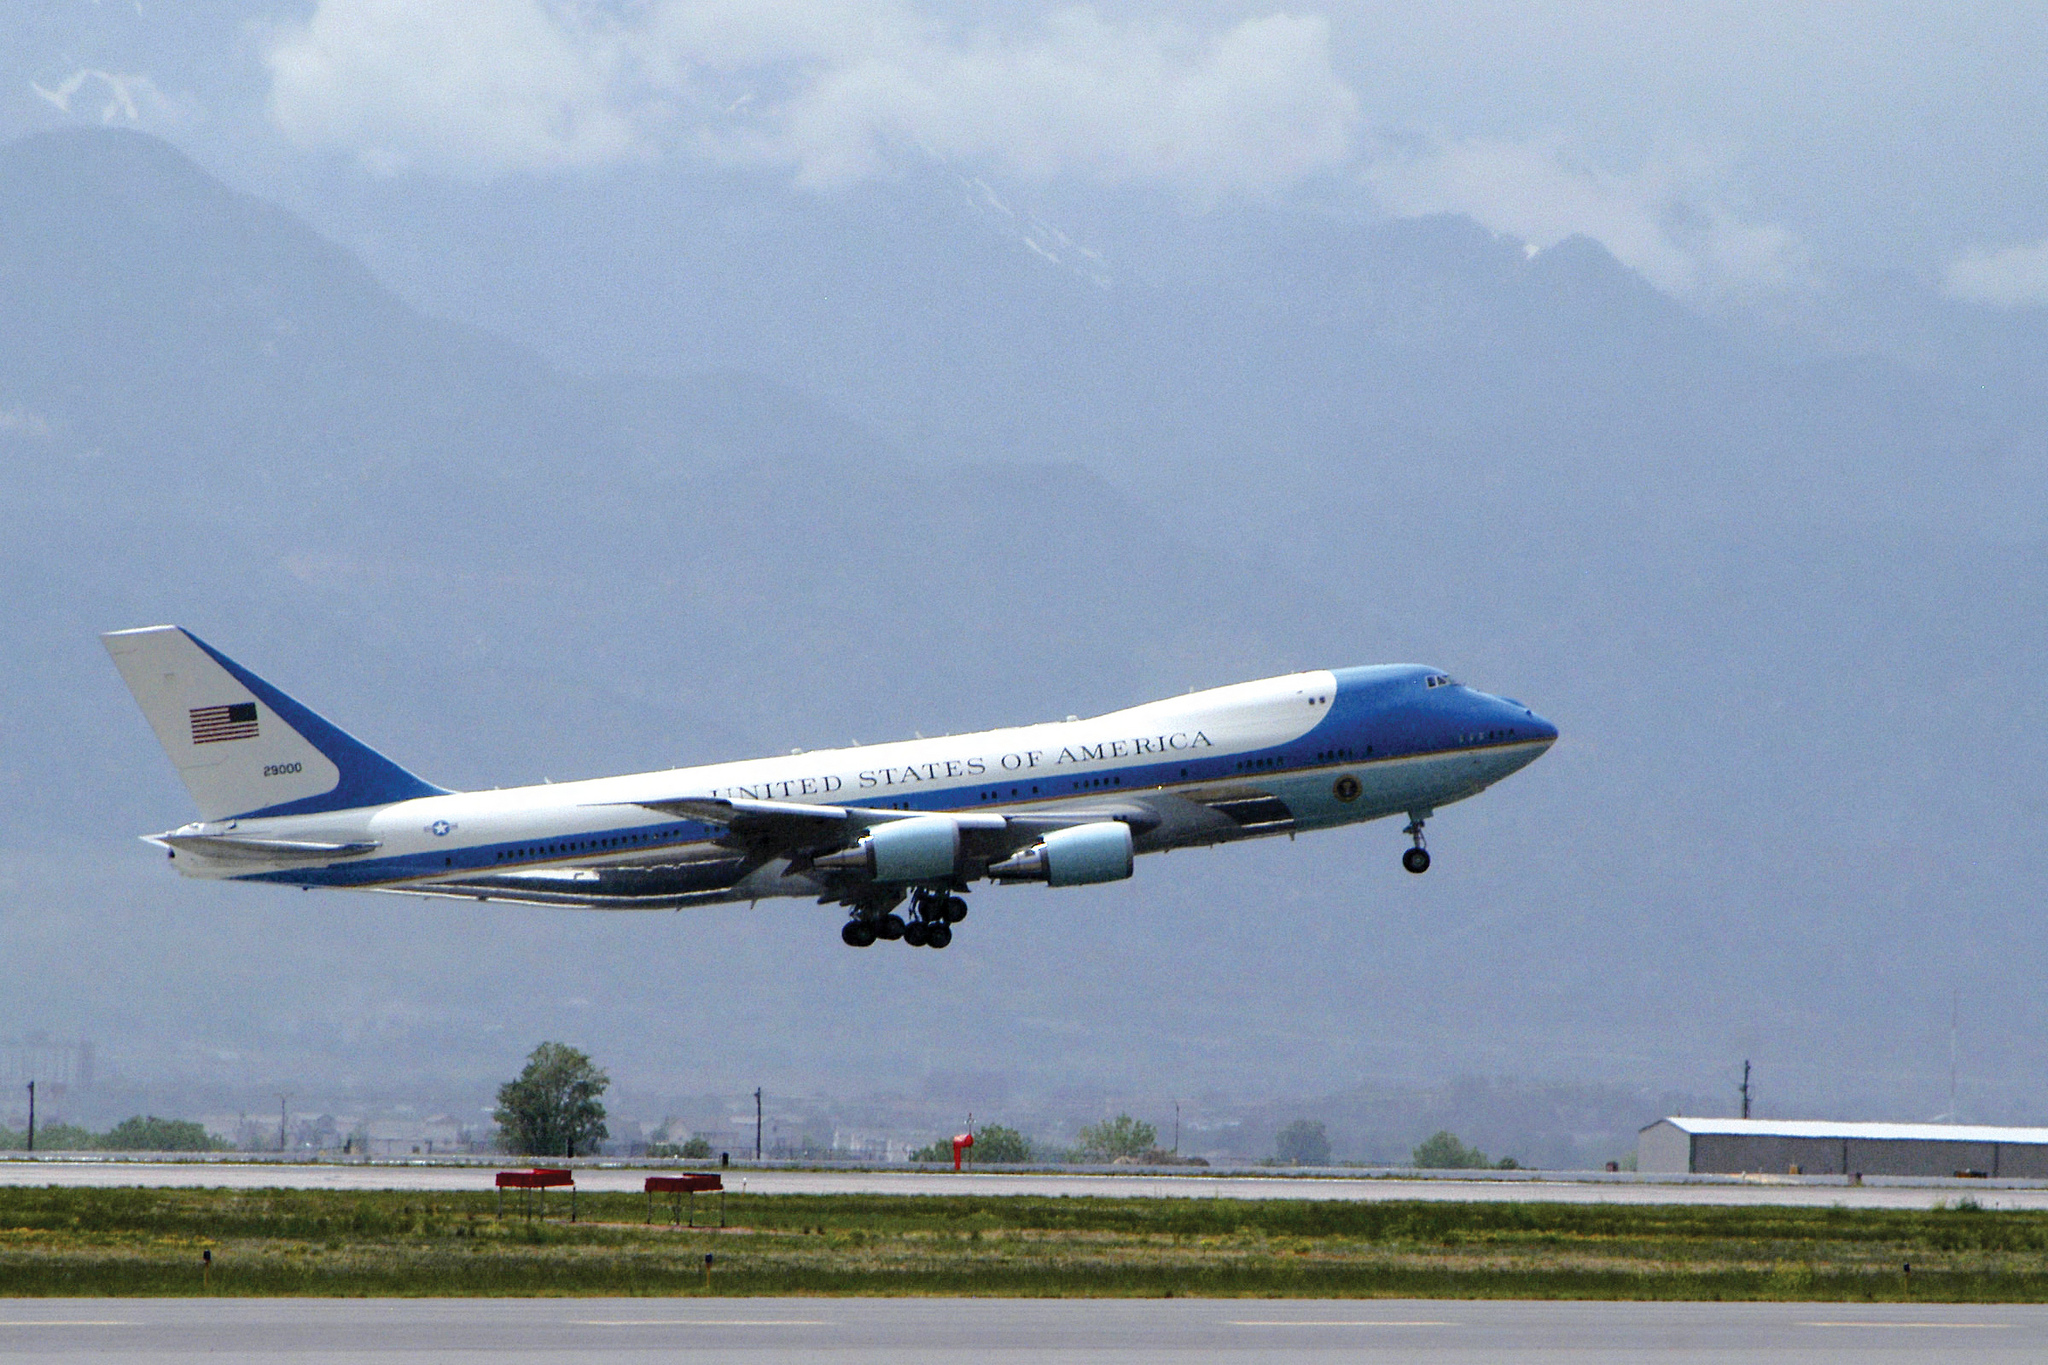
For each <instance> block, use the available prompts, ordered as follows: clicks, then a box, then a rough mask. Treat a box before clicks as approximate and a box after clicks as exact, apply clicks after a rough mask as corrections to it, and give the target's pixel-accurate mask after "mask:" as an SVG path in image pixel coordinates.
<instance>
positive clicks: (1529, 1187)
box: [0, 1157, 2048, 1209]
mask: <svg viewBox="0 0 2048 1365" xmlns="http://www.w3.org/2000/svg"><path fill="white" fill-rule="evenodd" d="M505 1164H506V1165H508V1166H511V1165H517V1164H518V1163H516V1162H511V1161H509V1160H508V1161H507V1162H506V1163H505ZM495 1169H497V1167H495V1166H491V1165H479V1164H475V1163H446V1162H417V1163H397V1162H392V1163H368V1162H356V1163H350V1162H320V1163H309V1164H303V1165H295V1164H287V1163H282V1162H234V1161H193V1162H179V1161H154V1160H152V1161H135V1160H128V1161H119V1160H116V1161H93V1160H85V1159H70V1158H52V1159H42V1160H25V1159H20V1158H18V1157H16V1158H12V1159H0V1186H10V1185H13V1186H20V1185H64V1186H93V1187H101V1188H111V1187H116V1186H123V1185H129V1186H145V1187H154V1188H204V1187H215V1188H229V1189H279V1188H283V1189H304V1190H418V1191H421V1192H452V1191H457V1190H488V1189H490V1188H491V1172H492V1171H493V1170H495ZM662 1169H667V1168H664V1167H658V1166H647V1165H635V1166H619V1165H609V1164H603V1163H578V1164H577V1165H576V1185H577V1188H579V1189H582V1190H588V1191H596V1192H606V1191H631V1192H634V1193H638V1192H639V1191H640V1189H641V1182H642V1181H643V1180H644V1179H645V1177H646V1176H647V1175H648V1174H649V1173H650V1172H652V1171H657V1170H662ZM723 1174H724V1176H725V1180H726V1185H727V1188H729V1189H732V1190H735V1191H740V1190H744V1191H746V1192H749V1193H755V1194H895V1195H1040V1196H1080V1197H1085V1196H1090V1195H1095V1196H1104V1197H1114V1198H1178V1199H1341V1200H1395V1199H1430V1200H1452V1201H1479V1200H1488V1201H1514V1200H1529V1201H1537V1202H1543V1203H1568V1204H1703V1205H1723V1206H1741V1205H1789V1206H1806V1207H1823V1208H1825V1207H1828V1206H1830V1205H1835V1204H1839V1205H1842V1206H1843V1207H1845V1208H1873V1209H1879V1208H1890V1209H1910V1208H1931V1207H1933V1206H1934V1205H1935V1204H1936V1203H1937V1202H1941V1201H1947V1202H1949V1203H1953V1202H1955V1201H1956V1200H1957V1199H1960V1198H1963V1197H1965V1196H1967V1197H1969V1198H1971V1199H1974V1200H1976V1201H1977V1202H1978V1203H1979V1204H1981V1205H1983V1206H1984V1207H1986V1208H2000V1209H2048V1186H2043V1185H2038V1184H2028V1185H2023V1184H2018V1183H2005V1182H1998V1181H1984V1180H1970V1181H1963V1180H1938V1181H1906V1180H1891V1181H1888V1180H1884V1179H1880V1178H1877V1177H1872V1178H1870V1179H1869V1180H1866V1181H1865V1183H1864V1184H1862V1185H1850V1184H1848V1183H1847V1182H1845V1181H1844V1180H1842V1179H1841V1178H1839V1177H1834V1178H1829V1177H1824V1176H1809V1177H1790V1176H1768V1177H1757V1178H1753V1179H1746V1180H1745V1179H1737V1178H1714V1179H1705V1180H1700V1179H1695V1180H1657V1179H1654V1178H1636V1177H1623V1178H1619V1179H1617V1178H1615V1177H1612V1176H1608V1177H1602V1176H1599V1175H1581V1176H1578V1177H1576V1178H1575V1177H1574V1176H1572V1175H1570V1174H1560V1175H1557V1176H1554V1177H1545V1176H1540V1175H1538V1176H1534V1177H1531V1176H1522V1177H1519V1178H1514V1179H1497V1178H1429V1177H1420V1176H1418V1177H1408V1176H1398V1177H1397V1176H1387V1175H1351V1176H1347V1175H1339V1174H1332V1175H1319V1176H1306V1177H1305V1176H1299V1175H1274V1176H1253V1175H1212V1176H1197V1175H1065V1174H1043V1173H1030V1174H1015V1175H999V1174H993V1173H986V1172H970V1173H966V1174H957V1175H956V1174H954V1173H953V1172H951V1171H878V1170H826V1171H819V1170H776V1169H761V1168H734V1169H731V1170H728V1171H725V1172H724V1173H723Z"/></svg>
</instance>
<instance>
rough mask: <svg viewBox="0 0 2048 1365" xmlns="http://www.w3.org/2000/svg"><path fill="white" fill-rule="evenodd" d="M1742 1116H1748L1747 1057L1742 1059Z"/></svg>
mask: <svg viewBox="0 0 2048 1365" xmlns="http://www.w3.org/2000/svg"><path fill="white" fill-rule="evenodd" d="M1742 1117H1744V1118H1748V1117H1749V1058H1747V1057H1745V1058H1743V1059H1742Z"/></svg>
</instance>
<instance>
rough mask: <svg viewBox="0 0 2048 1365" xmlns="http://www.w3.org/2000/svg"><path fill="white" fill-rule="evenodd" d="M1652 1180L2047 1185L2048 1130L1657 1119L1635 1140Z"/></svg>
mask: <svg viewBox="0 0 2048 1365" xmlns="http://www.w3.org/2000/svg"><path fill="white" fill-rule="evenodd" d="M1636 1169H1637V1170H1639V1171H1642V1172H1644V1173H1646V1174H1650V1173H1654V1174H1658V1175H1693V1174H1713V1175H1744V1174H1764V1173H1775V1174H1779V1175H1785V1174H1793V1175H1852V1174H1862V1175H1917V1176H1986V1177H1990V1178H1993V1179H1996V1178H1999V1177H2006V1178H2009V1179H2015V1180H2048V1128H1992V1127H1986V1126H1980V1125H1976V1124H1960V1123H1833V1122H1828V1121H1825V1120H1786V1119H1712V1118H1668V1119H1659V1120H1657V1122H1655V1123H1653V1124H1651V1125H1650V1126H1649V1127H1647V1128H1645V1129H1643V1130H1642V1131H1641V1132H1640V1133H1638V1134H1637V1135H1636Z"/></svg>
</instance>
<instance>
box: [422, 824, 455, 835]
mask: <svg viewBox="0 0 2048 1365" xmlns="http://www.w3.org/2000/svg"><path fill="white" fill-rule="evenodd" d="M454 828H455V826H453V825H451V824H449V823H448V822H447V821H446V820H436V821H435V822H434V823H433V824H431V825H428V826H427V833H429V834H431V835H433V836H434V837H435V838H439V837H440V836H442V835H444V834H446V833H447V832H448V831H449V830H451V829H454Z"/></svg>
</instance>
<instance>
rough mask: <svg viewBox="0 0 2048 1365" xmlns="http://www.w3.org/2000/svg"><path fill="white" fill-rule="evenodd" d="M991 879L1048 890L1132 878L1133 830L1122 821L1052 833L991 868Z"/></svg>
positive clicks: (1079, 826) (1057, 830) (1111, 821)
mask: <svg viewBox="0 0 2048 1365" xmlns="http://www.w3.org/2000/svg"><path fill="white" fill-rule="evenodd" d="M988 875H989V876H991V877H994V878H996V879H997V880H999V881H1019V882H1044V883H1046V884H1047V885H1048V886H1087V885H1089V884H1091V883H1094V882H1120V881H1122V880H1123V879H1124V878H1126V877H1128V876H1130V875H1131V827H1130V826H1129V825H1127V824H1125V823H1124V822H1123V821H1121V820H1099V821H1096V822H1094V823H1092V824H1086V825H1074V826H1072V827H1071V828H1068V829H1056V830H1052V831H1051V832H1049V833H1048V834H1047V835H1046V836H1045V837H1044V838H1043V839H1041V840H1039V842H1037V843H1035V844H1033V845H1032V846H1031V847H1030V848H1027V849H1025V850H1024V851H1023V852H1022V853H1018V854H1016V855H1014V856H1012V857H1008V858H1005V859H1003V861H1001V862H999V863H992V864H990V866H989V869H988Z"/></svg>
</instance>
